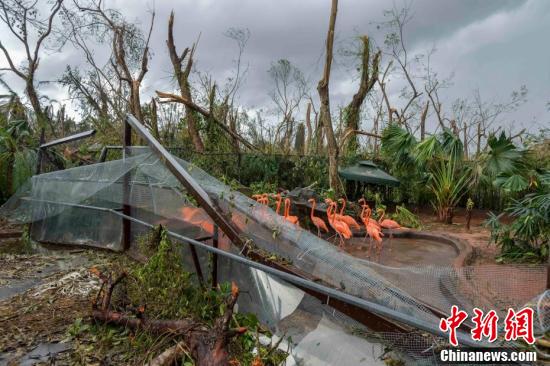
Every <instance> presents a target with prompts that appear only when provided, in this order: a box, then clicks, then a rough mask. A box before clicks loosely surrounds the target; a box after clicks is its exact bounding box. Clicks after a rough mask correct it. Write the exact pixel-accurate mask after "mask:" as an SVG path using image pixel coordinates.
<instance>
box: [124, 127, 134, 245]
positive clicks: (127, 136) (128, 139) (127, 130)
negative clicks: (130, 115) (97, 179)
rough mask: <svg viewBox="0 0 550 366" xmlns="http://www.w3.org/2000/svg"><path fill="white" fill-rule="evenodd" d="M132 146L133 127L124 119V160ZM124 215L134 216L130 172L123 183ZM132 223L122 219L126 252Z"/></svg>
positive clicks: (125, 175)
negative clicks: (130, 203) (131, 202)
mask: <svg viewBox="0 0 550 366" xmlns="http://www.w3.org/2000/svg"><path fill="white" fill-rule="evenodd" d="M129 146H132V127H131V126H130V124H129V123H128V122H127V121H126V119H124V143H123V150H122V156H123V159H126V157H127V154H128V151H127V150H128V149H127V148H128V147H129ZM122 197H123V201H122V213H123V214H124V215H126V216H132V210H131V207H130V205H129V201H130V172H127V173H126V174H124V178H123V182H122ZM131 230H132V222H131V221H130V220H128V219H126V218H124V219H122V249H123V250H124V251H126V250H128V249H130V243H131V233H132V231H131Z"/></svg>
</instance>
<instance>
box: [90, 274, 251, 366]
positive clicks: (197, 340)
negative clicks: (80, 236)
mask: <svg viewBox="0 0 550 366" xmlns="http://www.w3.org/2000/svg"><path fill="white" fill-rule="evenodd" d="M96 274H97V275H98V276H99V278H101V279H102V289H101V290H100V292H103V297H102V299H101V301H100V299H99V296H98V298H97V299H96V301H95V302H94V303H93V310H92V317H93V319H94V320H96V321H100V322H102V323H105V324H115V325H121V326H124V327H128V328H130V329H132V330H138V329H139V330H142V331H147V332H151V333H155V334H163V333H171V334H173V335H176V336H182V337H183V338H184V339H183V340H182V341H181V342H179V343H178V344H176V345H175V346H173V347H170V348H168V349H166V350H165V351H164V352H162V353H161V354H160V355H159V356H157V357H156V358H155V359H154V360H152V361H151V363H150V365H155V366H158V365H168V364H170V363H171V362H172V361H174V360H175V359H177V358H179V357H181V356H182V355H183V354H184V353H185V350H188V351H189V353H190V354H191V356H192V357H193V358H194V359H195V361H196V363H197V365H198V366H218V365H220V366H221V365H227V364H228V363H229V353H228V351H227V346H228V344H229V341H230V340H231V338H232V337H234V336H237V335H240V334H243V333H245V332H246V330H247V329H246V328H243V327H241V328H236V329H231V328H230V324H231V319H232V318H233V308H234V306H235V304H236V302H237V299H238V297H239V288H238V287H237V285H236V284H235V283H232V286H231V295H230V296H229V297H228V299H227V300H226V304H225V305H226V309H225V313H224V314H223V316H221V317H219V318H218V319H216V321H215V322H214V326H213V327H212V328H209V327H207V326H206V325H204V324H203V323H201V322H198V321H196V320H194V319H190V318H189V319H178V320H165V319H159V320H157V319H147V318H146V317H144V316H143V314H142V313H141V312H140V313H139V314H138V316H137V317H136V316H132V315H128V314H125V313H122V312H117V311H113V310H110V306H111V304H110V302H111V297H112V293H113V290H114V288H115V287H116V285H117V284H119V283H120V282H121V281H122V279H124V278H125V277H126V273H122V274H121V275H119V276H118V277H117V278H116V279H115V280H113V279H112V276H111V275H109V276H105V275H102V274H100V273H97V272H96ZM99 304H100V305H99Z"/></svg>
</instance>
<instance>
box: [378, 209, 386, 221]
mask: <svg viewBox="0 0 550 366" xmlns="http://www.w3.org/2000/svg"><path fill="white" fill-rule="evenodd" d="M385 215H386V213H385V212H384V211H382V215H381V216H380V218H379V219H378V222H382V221H384V216H385Z"/></svg>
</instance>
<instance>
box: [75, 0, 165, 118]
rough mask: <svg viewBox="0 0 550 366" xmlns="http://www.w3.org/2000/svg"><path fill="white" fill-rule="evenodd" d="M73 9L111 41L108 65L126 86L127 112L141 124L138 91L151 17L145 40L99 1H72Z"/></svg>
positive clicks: (145, 68)
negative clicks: (86, 17) (87, 18)
mask: <svg viewBox="0 0 550 366" xmlns="http://www.w3.org/2000/svg"><path fill="white" fill-rule="evenodd" d="M74 2H75V5H76V7H77V9H78V10H79V11H80V12H83V13H84V14H85V15H86V14H87V15H90V17H91V19H90V26H92V25H93V26H94V27H101V28H103V29H105V30H107V31H108V33H109V34H110V40H111V51H112V57H111V59H110V64H111V66H112V69H113V71H114V72H115V74H116V75H117V78H118V79H119V80H121V81H122V82H124V83H125V84H126V88H127V89H128V91H129V100H128V109H129V111H130V113H132V114H133V115H134V116H135V117H136V118H137V119H138V120H140V121H143V113H142V110H141V99H140V87H141V83H142V82H143V79H144V77H145V74H147V72H148V64H149V57H150V53H149V42H150V39H151V33H152V31H153V25H154V20H155V13H154V12H152V14H151V21H150V25H149V30H148V33H147V35H146V36H145V37H143V36H142V33H141V32H140V31H139V29H138V28H137V26H136V25H135V24H131V23H128V22H127V21H125V20H124V18H123V17H122V15H121V14H120V12H117V11H115V10H113V9H107V8H105V6H104V4H103V1H102V0H89V1H87V2H86V3H84V2H78V0H74Z"/></svg>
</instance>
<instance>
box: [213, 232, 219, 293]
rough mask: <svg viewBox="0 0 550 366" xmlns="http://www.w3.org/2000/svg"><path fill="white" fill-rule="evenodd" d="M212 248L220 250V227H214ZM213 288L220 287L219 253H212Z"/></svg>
mask: <svg viewBox="0 0 550 366" xmlns="http://www.w3.org/2000/svg"><path fill="white" fill-rule="evenodd" d="M212 246H213V247H214V248H216V249H218V225H214V232H213V235H212ZM212 287H214V288H216V287H218V253H212Z"/></svg>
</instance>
